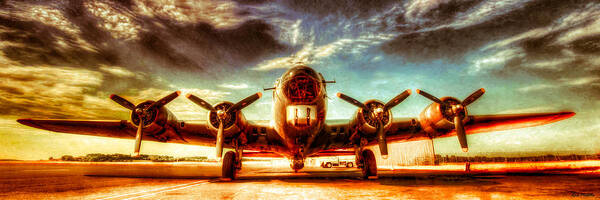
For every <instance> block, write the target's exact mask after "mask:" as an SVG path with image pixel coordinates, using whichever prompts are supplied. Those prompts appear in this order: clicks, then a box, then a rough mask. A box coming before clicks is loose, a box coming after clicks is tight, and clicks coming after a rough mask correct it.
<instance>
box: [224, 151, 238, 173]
mask: <svg viewBox="0 0 600 200" xmlns="http://www.w3.org/2000/svg"><path fill="white" fill-rule="evenodd" d="M241 158H242V156H241V153H239V152H238V153H236V152H233V151H228V152H227V153H225V156H223V163H222V164H223V165H222V166H221V170H222V174H221V177H222V178H223V179H230V180H233V179H235V176H236V174H237V171H239V170H241V169H242V159H241Z"/></svg>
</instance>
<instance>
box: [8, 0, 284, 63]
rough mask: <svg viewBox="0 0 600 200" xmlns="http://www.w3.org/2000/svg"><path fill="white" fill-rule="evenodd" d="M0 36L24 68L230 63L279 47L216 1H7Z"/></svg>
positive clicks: (268, 30) (262, 25)
mask: <svg viewBox="0 0 600 200" xmlns="http://www.w3.org/2000/svg"><path fill="white" fill-rule="evenodd" d="M0 39H2V41H3V42H2V44H1V46H0V52H2V53H3V54H4V56H5V57H6V58H8V59H9V60H11V61H14V62H17V63H19V64H21V65H25V66H36V65H47V66H64V67H84V68H91V69H95V68H98V67H100V66H102V65H110V66H118V67H123V68H126V69H132V70H136V71H137V70H141V69H143V70H144V71H149V70H151V71H160V70H161V69H173V68H175V69H177V70H181V71H188V72H189V71H202V70H205V69H206V66H211V67H212V66H220V67H228V68H235V67H240V66H246V65H248V63H253V62H259V61H260V60H261V59H262V58H265V57H269V56H271V55H273V54H276V53H278V52H280V51H283V50H285V48H286V46H285V45H282V44H280V43H279V42H278V41H276V39H275V38H274V37H273V30H272V27H271V26H270V25H269V24H267V23H266V22H264V21H262V20H260V19H252V18H249V17H246V16H245V14H244V9H243V8H242V7H239V6H237V4H236V3H233V2H224V1H223V2H221V1H219V2H215V1H205V2H202V3H187V2H172V1H164V2H163V1H143V2H129V3H127V2H115V1H58V2H15V1H8V2H6V6H3V7H2V8H0ZM175 72H177V71H175Z"/></svg>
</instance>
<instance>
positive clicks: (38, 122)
mask: <svg viewBox="0 0 600 200" xmlns="http://www.w3.org/2000/svg"><path fill="white" fill-rule="evenodd" d="M17 122H19V123H21V124H23V125H27V126H30V127H34V128H39V129H44V130H49V131H54V132H60V133H70V134H79V135H90V136H100V137H111V138H121V139H135V133H136V127H135V126H134V125H133V124H132V123H131V122H130V121H127V120H63V119H60V120H58V119H18V120H17ZM178 124H179V125H178V126H177V127H174V129H175V133H176V135H148V134H146V135H144V138H143V139H144V140H145V141H155V142H168V143H180V144H193V145H203V146H214V145H215V141H216V139H215V138H216V131H214V130H212V129H210V128H209V126H208V125H207V124H206V121H205V120H198V121H179V122H178ZM182 125H183V126H182ZM269 131H271V130H270V128H269V127H268V126H267V125H263V123H260V122H249V123H248V126H247V127H246V128H245V130H244V131H243V132H244V133H246V134H248V135H249V136H250V137H249V138H250V139H249V140H250V141H247V142H248V144H250V145H251V146H252V147H254V148H260V147H263V146H264V145H263V144H267V143H268V142H266V141H264V140H265V139H264V138H262V137H261V135H266V132H269ZM226 147H228V146H226Z"/></svg>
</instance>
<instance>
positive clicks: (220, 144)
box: [216, 121, 224, 160]
mask: <svg viewBox="0 0 600 200" xmlns="http://www.w3.org/2000/svg"><path fill="white" fill-rule="evenodd" d="M223 139H224V138H223V121H219V130H217V144H216V151H217V160H220V159H221V156H222V155H223Z"/></svg>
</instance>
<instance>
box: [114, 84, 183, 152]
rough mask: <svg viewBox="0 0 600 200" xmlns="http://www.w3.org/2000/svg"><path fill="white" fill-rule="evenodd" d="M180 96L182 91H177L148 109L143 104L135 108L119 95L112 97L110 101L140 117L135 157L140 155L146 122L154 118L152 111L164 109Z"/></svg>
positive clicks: (136, 135)
mask: <svg viewBox="0 0 600 200" xmlns="http://www.w3.org/2000/svg"><path fill="white" fill-rule="evenodd" d="M180 94H181V92H180V91H175V92H173V93H171V94H169V95H167V96H165V97H163V98H162V99H159V100H158V101H155V102H153V103H152V104H150V105H149V106H147V107H144V106H142V104H139V105H137V106H135V105H134V104H133V103H131V102H130V101H128V100H127V99H125V98H123V97H120V96H119V95H116V94H112V95H110V99H112V100H113V101H115V102H117V103H118V104H119V105H121V106H123V107H125V108H127V109H129V110H131V111H132V112H135V115H137V116H138V119H139V121H140V122H139V124H138V126H137V131H136V133H135V147H134V150H133V152H134V154H135V156H139V155H140V148H141V146H142V137H143V132H144V120H148V119H149V118H150V117H151V116H152V111H153V110H154V109H156V108H160V107H163V106H164V105H166V104H168V103H169V102H171V101H173V99H175V98H177V97H178V96H179V95H180Z"/></svg>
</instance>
